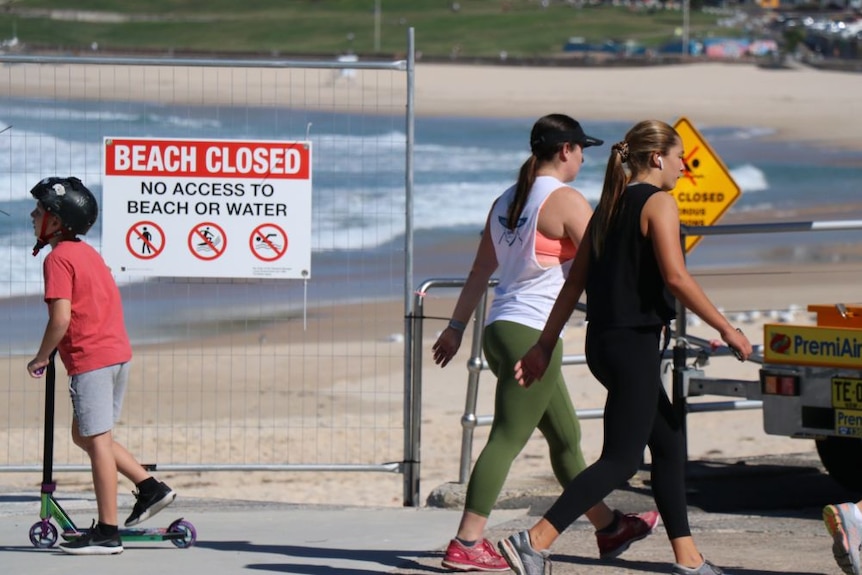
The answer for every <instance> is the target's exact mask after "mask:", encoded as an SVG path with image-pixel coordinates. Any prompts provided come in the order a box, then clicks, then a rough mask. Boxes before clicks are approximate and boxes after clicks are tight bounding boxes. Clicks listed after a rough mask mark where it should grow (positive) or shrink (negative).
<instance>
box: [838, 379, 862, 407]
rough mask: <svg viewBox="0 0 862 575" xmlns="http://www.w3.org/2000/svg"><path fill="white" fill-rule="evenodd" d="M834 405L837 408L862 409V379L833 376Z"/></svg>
mask: <svg viewBox="0 0 862 575" xmlns="http://www.w3.org/2000/svg"><path fill="white" fill-rule="evenodd" d="M832 407H835V408H837V409H862V379H857V378H854V377H833V378H832Z"/></svg>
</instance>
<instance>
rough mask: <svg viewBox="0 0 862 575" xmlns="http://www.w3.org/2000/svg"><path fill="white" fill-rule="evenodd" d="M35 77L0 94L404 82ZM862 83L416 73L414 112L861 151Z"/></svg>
mask: <svg viewBox="0 0 862 575" xmlns="http://www.w3.org/2000/svg"><path fill="white" fill-rule="evenodd" d="M168 63H169V60H166V66H108V67H106V66H96V65H85V66H70V65H57V66H38V65H34V64H16V65H14V66H7V67H5V69H3V70H2V73H0V95H8V96H31V97H40V96H44V95H46V94H48V95H50V96H51V97H54V98H70V99H88V100H98V99H106V100H111V101H114V100H116V101H124V100H133V101H153V102H161V103H173V104H193V105H232V106H245V105H253V106H284V107H291V106H295V107H305V108H309V107H310V108H318V109H325V110H336V111H357V110H359V109H361V110H362V112H363V113H386V114H401V113H403V110H404V101H405V93H406V82H405V81H404V79H405V77H406V75H405V74H403V73H400V72H392V71H378V70H356V71H354V73H352V74H349V75H340V74H339V73H337V72H333V71H332V70H320V71H315V70H296V69H293V70H289V69H278V68H242V69H238V68H210V67H204V68H184V67H172V66H168V65H167V64H168ZM860 87H862V76H860V75H859V74H853V73H841V72H829V71H820V70H816V69H813V68H804V67H801V68H794V69H785V70H770V69H764V68H758V67H756V66H753V65H750V64H734V63H696V64H690V65H677V66H648V67H635V68H598V67H586V68H585V67H511V66H465V65H455V64H451V65H450V64H425V63H421V62H420V63H418V64H417V65H416V70H415V109H416V113H417V114H418V115H423V116H469V117H491V118H493V117H507V116H508V117H511V116H516V117H531V118H532V117H539V116H541V115H543V114H547V113H550V112H562V113H566V114H569V115H571V116H573V117H575V118H578V119H580V120H590V119H592V120H614V121H631V122H632V123H634V122H636V121H638V120H643V119H647V118H657V119H661V120H665V121H667V122H673V121H675V120H676V119H677V118H679V117H681V116H685V117H687V118H688V119H689V120H691V121H692V122H693V123H694V124H695V125H696V126H701V127H703V126H709V125H712V126H741V127H760V128H764V129H765V130H769V131H773V132H774V135H773V136H772V137H775V138H781V139H785V140H794V141H804V142H810V143H812V144H820V145H829V146H834V147H844V148H850V149H855V150H858V149H862V139H860V138H859V134H858V128H857V126H858V122H855V121H853V119H854V117H855V116H854V114H857V113H858V112H857V111H856V110H857V109H858V101H857V99H858V98H857V97H858V93H859V89H860Z"/></svg>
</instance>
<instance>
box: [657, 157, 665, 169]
mask: <svg viewBox="0 0 862 575" xmlns="http://www.w3.org/2000/svg"><path fill="white" fill-rule="evenodd" d="M658 169H659V170H663V169H664V162H662V161H661V156H659V157H658Z"/></svg>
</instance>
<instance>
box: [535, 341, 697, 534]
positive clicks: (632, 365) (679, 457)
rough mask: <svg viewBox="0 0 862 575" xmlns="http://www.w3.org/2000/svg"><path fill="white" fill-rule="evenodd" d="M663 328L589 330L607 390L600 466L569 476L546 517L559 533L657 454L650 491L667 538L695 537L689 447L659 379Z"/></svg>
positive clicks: (590, 350)
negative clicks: (645, 458) (690, 502)
mask: <svg viewBox="0 0 862 575" xmlns="http://www.w3.org/2000/svg"><path fill="white" fill-rule="evenodd" d="M660 338H661V327H659V326H656V327H648V328H608V327H602V326H596V325H592V324H590V325H588V327H587V341H586V354H587V364H588V365H589V367H590V371H592V373H593V375H594V376H595V377H596V378H597V379H598V380H599V382H601V384H602V385H604V386H605V388H606V389H607V390H608V396H607V401H606V403H605V414H604V433H605V441H604V446H603V447H602V455H601V457H599V459H598V461H596V462H595V463H593V464H592V465H590V466H589V467H587V468H586V469H585V470H584V471H582V472H581V473H580V475H578V476H577V477H575V478H574V479H572V481H570V482H569V484H568V485H567V486H566V488H565V490H564V491H563V493H562V494H561V495H560V497H559V498H558V499H557V501H556V502H555V503H554V505H553V506H552V507H551V508H550V509H549V510H548V512H547V513H545V519H546V520H548V521H549V522H550V523H551V525H553V526H554V528H555V529H556V530H557V532H558V533H562V532H563V531H565V530H566V528H567V527H568V526H569V525H571V524H572V523H573V522H574V521H575V520H576V519H577V518H578V517H580V516H581V515H583V514H584V512H586V511H587V510H588V509H589V508H590V507H592V506H593V505H595V504H597V503H599V502H600V501H602V499H604V498H605V497H606V496H607V495H608V494H609V493H610V492H611V491H613V490H614V489H616V488H617V487H620V486H621V485H623V483H625V482H626V481H627V480H628V479H629V478H630V477H632V476H633V475H634V474H635V473H636V472H637V470H638V466H639V464H640V462H641V460H642V457H643V451H644V447H645V446H647V445H648V446H649V449H650V453H651V454H652V475H651V477H652V491H653V497H654V498H655V502H656V506H657V507H658V510H659V513H661V517H662V520H663V521H664V525H665V529H666V531H667V534H668V537H669V538H670V539H676V538H678V537H685V536H688V535H691V531H690V529H689V525H688V514H687V510H686V499H685V443H684V437H683V429H682V426H681V425H680V422H679V421H677V418H676V416H675V415H674V413H673V409H672V407H671V403H670V400H669V399H668V397H667V393H665V390H664V387H663V385H662V381H661V372H660V371H661V358H660V355H659V340H660Z"/></svg>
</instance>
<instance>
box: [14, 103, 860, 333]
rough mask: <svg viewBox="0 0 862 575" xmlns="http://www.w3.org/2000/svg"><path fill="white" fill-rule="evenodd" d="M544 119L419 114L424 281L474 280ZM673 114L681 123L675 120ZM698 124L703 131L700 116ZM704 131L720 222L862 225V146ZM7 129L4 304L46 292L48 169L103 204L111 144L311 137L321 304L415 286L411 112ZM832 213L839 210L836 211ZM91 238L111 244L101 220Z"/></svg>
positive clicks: (27, 124)
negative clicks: (39, 186) (39, 239)
mask: <svg viewBox="0 0 862 575" xmlns="http://www.w3.org/2000/svg"><path fill="white" fill-rule="evenodd" d="M534 120H535V119H534V118H497V119H487V118H417V119H416V123H415V149H414V174H415V175H414V187H415V195H414V202H413V221H414V227H415V256H414V267H415V274H414V279H415V282H416V283H417V284H418V282H420V281H422V280H423V279H426V278H428V277H464V276H465V275H466V273H467V271H468V267H469V264H470V262H471V261H472V255H473V254H472V249H473V246H475V242H476V240H477V239H478V234H479V232H480V231H481V229H482V226H483V224H484V221H485V217H486V215H487V210H488V208H489V206H490V203H491V201H492V200H493V199H494V198H495V197H496V196H497V195H498V194H499V193H500V192H501V191H502V190H503V189H505V188H506V187H507V186H508V185H510V184H511V183H512V182H513V181H514V179H515V178H516V175H517V171H518V169H519V167H520V165H521V163H522V162H523V161H524V160H525V159H526V157H527V155H528V153H529V152H528V145H527V139H528V134H529V130H530V127H531V125H532V123H533V121H534ZM665 120H667V121H668V122H670V123H672V122H673V121H674V120H675V118H666V119H665ZM692 121H693V122H695V124H696V125H697V119H696V118H692ZM584 127H585V129H586V131H587V133H589V134H591V135H595V136H597V137H599V138H602V139H604V140H605V141H606V143H612V142H615V141H618V140H620V139H622V136H623V134H624V133H625V131H626V129H628V128H629V127H630V124H629V123H628V122H590V121H587V122H584ZM697 128H698V129H699V131H700V132H701V134H702V135H703V136H704V138H705V139H706V140H707V141H708V142H709V143H710V145H711V146H712V148H713V149H714V150H715V152H716V153H717V154H718V155H719V156H720V157H721V158H722V160H723V161H724V163H725V164H726V165H727V167H728V169H729V171H730V174H731V176H732V177H733V179H734V180H735V181H736V183H737V184H738V185H739V187H740V188H741V190H742V195H741V197H740V198H739V199H738V200H737V201H736V203H734V204H733V205H732V206H731V208H730V209H729V210H728V212H727V213H726V214H725V216H724V219H723V220H722V221H720V222H718V223H723V222H726V221H727V222H730V221H740V220H741V219H744V220H745V221H754V222H770V221H774V220H775V219H776V218H782V219H784V220H786V219H787V216H786V214H788V213H793V214H801V215H800V216H799V217H797V218H792V219H806V220H807V219H818V218H821V217H822V216H821V214H823V213H826V212H829V211H833V212H838V213H842V214H844V216H843V217H844V218H845V219H850V218H855V217H859V213H858V211H856V210H857V207H858V204H862V202H860V199H862V194H860V191H861V190H860V187H862V186H860V184H862V152H855V151H846V150H836V149H829V148H825V147H815V146H812V145H811V144H807V143H794V142H776V141H772V140H771V139H770V136H771V135H772V134H771V132H770V131H769V130H766V129H763V128H761V127H758V126H748V127H739V126H709V125H697ZM0 130H4V131H2V133H0V210H2V212H4V213H5V214H8V216H7V215H4V213H0V254H2V255H0V268H2V277H3V278H4V281H2V282H0V299H8V298H17V297H19V296H31V297H36V296H38V294H40V293H41V290H42V283H41V259H40V258H33V257H32V256H31V255H30V249H31V247H32V245H33V231H32V227H31V224H30V219H29V215H28V214H29V213H30V211H31V210H32V208H33V201H32V199H31V197H30V196H29V189H30V187H31V186H32V185H33V184H34V183H36V182H37V181H38V180H39V179H41V178H42V177H44V176H46V175H77V176H79V177H80V178H81V179H82V180H84V182H85V183H87V184H89V185H90V187H91V188H92V189H93V191H94V192H95V193H96V195H97V196H99V194H100V193H101V189H100V184H99V182H100V174H101V162H102V158H101V145H102V138H103V137H105V136H125V137H159V138H190V139H218V138H243V139H265V140H272V139H276V140H277V139H282V140H305V139H307V140H310V141H311V142H312V143H313V149H314V162H313V174H314V175H313V191H312V193H313V198H312V202H313V221H312V244H313V251H312V282H313V286H314V290H312V291H313V294H314V297H316V298H320V299H319V300H318V301H323V300H324V299H326V298H329V299H330V300H332V299H340V300H345V299H346V297H347V296H344V295H339V294H341V292H340V291H339V290H340V289H344V290H349V291H350V293H351V297H353V298H362V297H363V296H367V297H379V296H381V295H382V296H383V297H387V296H393V297H395V298H398V297H401V295H402V293H403V287H401V286H399V285H397V284H398V281H397V280H398V279H399V277H400V274H401V271H400V266H401V260H402V258H403V253H402V251H403V245H404V230H405V217H404V211H405V198H404V186H405V184H404V181H405V168H404V164H405V148H406V146H405V125H404V118H403V117H391V116H375V115H353V114H337V113H328V112H308V111H298V110H289V109H273V108H260V109H254V108H242V109H235V108H224V107H219V108H206V107H192V106H176V107H169V106H163V105H150V104H144V103H140V104H138V103H130V102H117V103H111V102H98V103H89V102H58V101H42V102H40V101H38V100H37V101H34V100H26V101H25V100H17V101H16V100H12V99H6V100H3V101H0ZM608 151H609V147H608V146H607V144H606V146H604V147H600V148H591V149H589V150H587V153H586V161H585V165H584V166H583V168H582V170H581V173H580V175H579V177H578V179H577V181H576V182H575V183H574V184H573V185H574V186H575V187H576V188H578V189H579V190H580V191H581V192H583V194H584V195H585V196H586V197H587V198H588V199H589V200H590V201H591V202H592V203H593V204H595V203H596V202H597V200H598V197H599V194H600V189H601V180H602V176H603V172H604V165H605V161H606V159H607V153H608ZM830 206H832V207H834V208H835V210H826V212H824V211H823V209H824V207H827V208H828V207H830ZM806 214H810V216H806ZM103 217H110V214H103ZM830 217H834V216H830ZM854 236H855V239H854ZM87 237H88V241H90V242H91V243H93V244H94V245H96V246H97V247H99V245H100V227H99V225H98V224H97V226H96V227H95V228H94V229H93V230H92V231H91V232H90V234H89V235H88V236H87ZM848 238H849V241H853V242H854V243H859V241H860V240H862V236H859V234H858V232H818V233H810V234H796V235H793V236H788V234H769V235H765V236H763V238H762V239H759V240H758V241H757V242H747V243H748V244H752V243H753V244H755V245H756V246H757V248H756V249H747V250H743V249H739V248H738V247H734V245H735V244H734V242H735V241H736V242H737V244H738V240H734V239H733V238H719V237H706V238H704V239H703V241H702V242H701V243H700V244H699V245H698V247H697V248H696V249H695V250H693V252H692V253H691V254H690V255H689V260H688V261H689V266H690V267H691V268H693V269H697V268H705V267H717V266H734V267H737V266H756V265H760V264H761V263H763V262H764V261H768V260H769V259H770V258H777V257H781V256H780V254H787V253H789V254H791V255H790V256H787V257H792V254H794V253H795V254H798V253H799V249H793V250H789V251H788V250H782V249H776V248H778V247H780V246H783V245H787V244H793V245H794V246H795V247H798V246H800V245H801V246H806V245H811V246H814V247H812V248H811V249H812V250H813V251H814V252H816V251H817V250H816V247H817V246H828V245H830V244H831V243H835V242H847V241H848ZM453 246H456V247H457V249H456V248H453ZM728 246H731V248H730V249H729V248H728ZM802 251H803V252H805V249H803V250H802ZM359 254H363V257H362V258H360V257H359ZM369 254H370V257H371V259H368V258H369ZM374 254H377V256H378V257H377V258H376V259H374ZM779 263H782V262H779ZM785 263H786V262H785ZM357 268H359V269H357ZM347 270H351V272H350V275H351V276H352V277H353V278H356V277H366V276H367V277H368V278H370V279H368V280H367V281H361V282H353V283H351V285H350V286H344V285H343V282H341V283H340V278H341V279H343V278H344V277H346V276H345V274H346V273H347ZM382 284H385V285H382ZM273 291H274V292H281V291H282V288H278V289H275V288H274V289H273ZM282 293H283V292H282ZM237 297H242V294H241V293H238V294H237ZM297 297H299V296H297ZM302 297H306V296H302ZM4 319H5V320H7V321H10V322H12V323H13V324H14V322H15V321H17V320H18V319H19V318H18V317H17V316H15V314H14V313H11V312H10V313H9V317H6V318H4Z"/></svg>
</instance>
